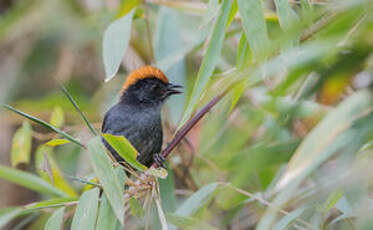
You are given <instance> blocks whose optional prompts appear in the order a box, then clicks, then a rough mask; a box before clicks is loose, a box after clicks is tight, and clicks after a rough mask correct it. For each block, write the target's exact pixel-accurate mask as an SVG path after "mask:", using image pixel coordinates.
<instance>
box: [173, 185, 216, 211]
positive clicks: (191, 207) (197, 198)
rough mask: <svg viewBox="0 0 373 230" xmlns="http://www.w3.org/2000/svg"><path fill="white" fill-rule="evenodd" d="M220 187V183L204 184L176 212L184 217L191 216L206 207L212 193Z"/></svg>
mask: <svg viewBox="0 0 373 230" xmlns="http://www.w3.org/2000/svg"><path fill="white" fill-rule="evenodd" d="M217 188H218V183H212V184H208V185H205V186H203V187H202V188H201V189H199V190H198V191H197V192H195V193H194V194H193V195H192V196H190V197H189V198H188V199H187V200H186V201H184V203H183V204H182V205H181V206H180V207H179V208H178V209H177V210H176V212H175V214H176V215H179V216H183V217H187V216H191V215H193V214H194V213H196V212H197V211H198V210H199V209H201V208H202V207H204V206H205V205H206V204H207V203H208V202H209V201H210V199H209V198H210V197H211V194H212V193H213V192H215V190H216V189H217Z"/></svg>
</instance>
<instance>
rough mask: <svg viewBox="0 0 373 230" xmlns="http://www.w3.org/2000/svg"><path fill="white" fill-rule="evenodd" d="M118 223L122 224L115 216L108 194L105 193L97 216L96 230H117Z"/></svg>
mask: <svg viewBox="0 0 373 230" xmlns="http://www.w3.org/2000/svg"><path fill="white" fill-rule="evenodd" d="M117 225H120V223H119V221H118V220H117V218H116V217H115V214H114V212H113V209H112V208H111V206H110V204H109V201H108V199H107V198H106V195H103V196H102V198H101V205H100V211H99V213H98V217H97V226H96V230H115V229H116V226H117Z"/></svg>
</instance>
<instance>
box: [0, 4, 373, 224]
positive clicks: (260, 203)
mask: <svg viewBox="0 0 373 230" xmlns="http://www.w3.org/2000/svg"><path fill="white" fill-rule="evenodd" d="M372 12H373V2H372V1H371V0H336V1H333V0H289V1H287V0H262V1H259V0H221V1H219V0H209V1H203V0H190V1H187V0H147V1H145V0H144V1H141V0H1V2H0V75H1V78H0V103H4V104H9V105H11V106H13V107H14V108H16V109H18V110H20V111H23V112H25V113H27V114H30V115H32V116H34V117H37V118H39V119H42V120H44V121H46V122H49V123H50V124H52V125H53V126H55V127H57V128H59V129H60V130H62V131H64V132H66V133H69V134H71V135H72V136H73V137H74V138H76V139H78V140H79V141H80V142H81V143H83V144H84V145H87V143H89V142H90V141H91V140H92V139H93V135H92V134H91V132H90V130H89V128H87V127H86V125H85V123H84V121H83V120H82V119H81V116H80V114H79V113H78V112H77V111H76V109H75V108H74V106H73V105H72V104H71V102H70V101H69V99H68V98H67V97H66V95H64V93H63V91H62V90H61V88H60V87H59V83H62V84H63V85H64V86H65V87H66V89H67V90H68V92H69V93H70V95H71V96H72V97H73V98H74V100H75V101H76V102H77V104H78V105H79V107H80V109H81V111H83V112H84V113H85V115H86V116H87V118H88V120H89V121H90V122H91V124H92V125H93V127H95V129H96V130H100V126H101V121H102V119H103V114H104V113H105V112H106V110H107V109H108V108H109V107H110V106H111V105H113V104H114V103H115V102H116V101H117V100H118V95H119V92H120V89H121V86H122V84H123V82H124V80H125V77H126V76H127V74H128V73H130V72H131V71H132V70H134V69H136V68H138V67H140V66H143V65H149V64H151V65H155V66H157V67H159V68H161V69H162V70H163V71H164V72H165V73H166V75H167V77H168V78H169V79H170V81H171V82H173V83H177V84H181V85H183V86H184V94H183V95H180V96H175V97H174V98H172V99H171V100H169V101H168V102H167V105H166V106H165V108H164V110H163V120H164V133H165V138H164V139H165V143H164V146H166V145H167V143H168V142H170V141H171V139H172V137H173V135H174V134H175V132H176V130H177V129H178V127H180V126H181V125H182V124H184V123H185V122H186V121H187V120H189V118H190V117H192V115H193V112H195V111H196V110H198V109H200V108H202V107H203V106H204V105H205V104H206V103H208V102H209V101H210V100H211V99H212V98H214V97H215V96H217V95H219V94H221V93H223V92H225V93H226V94H225V96H224V97H223V98H222V99H221V100H220V102H219V103H218V104H217V105H216V106H214V108H213V109H212V111H211V112H209V113H208V114H207V115H206V116H205V117H204V118H203V119H202V120H201V121H200V122H199V123H198V124H197V125H196V126H195V128H193V129H192V131H191V132H189V133H188V135H187V136H186V138H185V139H184V140H183V141H182V142H181V143H180V144H179V145H178V146H177V148H176V149H175V150H174V151H173V153H172V154H171V155H170V157H169V158H168V169H169V170H168V175H169V176H168V178H167V179H166V180H164V179H159V184H160V198H161V203H162V205H161V206H162V208H163V211H164V213H165V216H166V217H165V220H166V221H167V224H166V225H165V224H164V223H162V215H160V213H162V212H161V211H160V210H159V209H158V210H156V207H158V208H159V206H157V204H156V202H157V199H156V198H154V197H152V198H151V199H150V200H152V201H146V200H147V198H146V197H148V196H147V195H145V196H143V195H141V194H140V193H138V194H136V192H135V193H134V194H132V193H129V194H132V195H130V196H133V197H132V198H130V200H128V199H127V200H125V202H126V209H125V210H126V217H125V221H124V222H125V227H124V228H123V229H162V230H163V229H166V227H167V226H168V229H176V228H177V227H179V228H180V229H232V230H239V229H258V230H264V229H276V230H279V229H300V230H302V229H342V230H349V229H362V230H371V229H373V221H372V220H373V219H372V217H373V216H372V215H373V214H372V213H373V190H372V189H373V187H372V185H373V183H372V182H373V178H372V177H373V171H372V170H373V169H372V167H371V165H372V164H373V148H372V147H373V92H372V87H373V86H372V85H373V55H372V51H373V14H372ZM116 23H117V24H116ZM115 25H116V26H115ZM110 28H111V29H110ZM126 30H127V32H126ZM128 31H129V32H128ZM116 44H119V45H118V46H117V45H116ZM127 44H128V47H127ZM122 46H123V47H122ZM117 52H119V54H118V55H119V56H118V55H117V54H115V55H114V53H117ZM121 53H122V54H123V55H121ZM113 76H115V77H113ZM105 80H106V81H105ZM1 109H2V110H1V111H0V114H1V115H0V116H1V119H0V162H1V164H0V165H1V166H0V187H1V188H0V191H1V196H0V228H1V227H2V228H3V229H27V230H33V229H43V228H44V226H45V224H46V222H47V221H48V220H50V219H51V218H50V217H51V215H52V214H53V215H55V214H56V216H57V214H58V215H59V217H61V216H64V221H63V223H64V227H63V228H61V229H70V227H71V225H73V226H74V223H73V224H71V222H74V221H73V220H72V219H73V216H74V215H75V214H76V215H78V214H79V213H78V211H76V212H75V206H76V202H77V200H79V198H81V194H83V192H86V191H91V193H90V195H91V196H93V197H94V196H95V194H94V192H95V189H91V188H92V187H89V186H88V184H89V183H88V182H89V181H91V182H92V183H93V187H95V186H96V185H97V183H100V182H98V181H97V180H96V179H93V178H95V177H96V174H95V172H96V173H97V171H95V169H94V168H93V167H92V160H91V153H90V152H89V151H87V150H86V149H84V148H81V147H79V146H78V145H74V144H73V143H66V144H63V145H62V144H61V143H49V144H46V143H47V142H48V141H50V140H56V139H59V138H61V137H63V136H61V135H60V134H58V133H54V132H51V131H50V130H48V129H47V128H46V127H44V126H43V125H40V124H36V123H34V122H31V121H29V120H27V119H26V118H25V117H22V116H18V115H16V114H15V113H13V112H11V111H9V110H5V109H3V107H1ZM57 142H58V141H57ZM13 169H17V170H19V171H12V170H13ZM20 171H23V172H27V173H29V174H27V175H34V176H37V179H41V180H42V181H43V182H46V183H47V185H46V188H47V189H45V190H44V189H43V188H41V187H38V186H41V185H42V184H43V182H40V181H39V180H36V181H37V183H39V182H40V183H39V184H37V185H35V186H33V183H34V182H33V181H32V179H30V180H28V179H27V178H28V177H27V176H25V175H23V174H22V175H21V174H19V172H20ZM17 175H19V177H17ZM23 176H25V177H23ZM50 185H52V186H51V187H53V188H49V187H48V186H50ZM91 186H92V185H91ZM100 186H101V185H100ZM100 186H99V187H100ZM135 187H136V186H135ZM130 188H131V186H126V188H125V191H130V190H129V189H130ZM53 189H57V190H53ZM105 189H106V187H105V186H104V190H105ZM51 191H52V192H51ZM53 191H54V192H55V193H53ZM61 191H62V192H61ZM59 192H61V194H62V193H64V194H65V195H66V194H67V198H66V197H65V198H64V199H65V200H63V202H62V201H60V202H57V201H56V200H53V201H54V203H53V205H56V204H57V206H56V207H66V209H65V210H64V212H63V211H62V212H60V213H57V212H56V211H55V210H57V209H56V207H52V206H43V205H41V206H42V207H41V206H38V207H36V208H35V207H31V206H32V205H31V206H30V204H33V202H39V201H44V200H50V199H56V198H58V197H60V195H58V194H60V193H59ZM56 194H57V195H56ZM84 194H87V193H84ZM92 194H93V195H92ZM150 194H151V193H150ZM136 195H138V197H137V196H136ZM96 196H98V195H97V194H96ZM149 196H150V195H149ZM102 197H103V196H102ZM144 197H145V198H144ZM127 198H128V197H127ZM135 198H136V199H135ZM61 199H62V198H61ZM92 199H93V200H95V199H96V200H95V202H96V204H98V203H100V205H99V207H100V208H101V210H103V207H104V204H103V202H104V201H103V198H102V199H100V200H99V201H98V200H97V197H96V198H92ZM80 200H82V199H80ZM68 202H72V203H68ZM74 202H75V203H74ZM92 202H93V201H92ZM147 202H148V203H149V202H150V203H153V205H152V206H151V207H150V208H149V205H148V204H147ZM82 203H83V202H82ZM106 203H107V201H106ZM79 204H81V203H80V201H79ZM39 205H40V204H39ZM82 205H83V204H82ZM106 205H107V204H106ZM28 207H29V208H30V207H31V210H27V208H28ZM82 207H83V206H82ZM96 208H97V206H96ZM21 209H22V210H21ZM24 209H26V211H24ZM78 209H79V207H78ZM78 209H77V210H78ZM17 210H18V211H17ZM19 210H21V211H19ZM61 210H62V209H61ZM63 213H65V214H63ZM98 213H99V211H97V215H101V213H99V214H98ZM154 213H155V214H157V215H154ZM53 215H52V216H53ZM97 215H96V213H95V214H92V218H93V219H90V220H86V221H90V223H93V225H92V226H93V228H92V229H99V223H100V221H98V223H97V226H95V223H96V216H97ZM112 216H114V215H112ZM114 217H115V216H114ZM98 219H99V220H100V217H98ZM116 221H117V220H116V219H115V218H114V220H113V223H116ZM82 223H83V222H82ZM118 223H119V222H118ZM55 226H57V225H55ZM73 228H74V227H73ZM87 228H89V227H87ZM120 228H121V227H119V224H118V225H115V224H114V227H113V228H109V227H107V228H106V229H107V230H110V229H120ZM50 229H53V228H50ZM82 229H83V228H82Z"/></svg>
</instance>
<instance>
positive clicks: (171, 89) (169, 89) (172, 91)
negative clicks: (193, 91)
mask: <svg viewBox="0 0 373 230" xmlns="http://www.w3.org/2000/svg"><path fill="white" fill-rule="evenodd" d="M180 88H183V87H182V86H181V85H173V84H171V83H170V84H168V86H167V92H166V95H167V96H171V95H174V94H180V93H183V92H182V91H179V90H177V89H180Z"/></svg>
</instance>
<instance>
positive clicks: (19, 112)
mask: <svg viewBox="0 0 373 230" xmlns="http://www.w3.org/2000/svg"><path fill="white" fill-rule="evenodd" d="M1 106H2V107H4V108H6V109H8V110H10V111H12V112H15V113H17V114H19V115H21V116H23V117H26V118H27V119H29V120H31V121H33V122H36V123H38V124H40V125H42V126H44V127H46V128H48V129H49V130H51V131H53V132H56V133H58V134H61V135H62V136H64V137H65V138H66V139H67V140H69V141H71V142H73V143H75V144H77V145H79V146H80V147H83V148H84V145H83V144H82V143H80V141H79V140H77V139H76V138H74V137H72V136H70V135H69V134H67V133H65V132H64V131H62V130H60V129H58V128H56V127H54V126H53V125H51V124H49V123H47V122H45V121H43V120H40V119H39V118H36V117H34V116H31V115H29V114H27V113H24V112H22V111H20V110H18V109H16V108H13V107H12V106H10V105H7V104H1Z"/></svg>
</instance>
